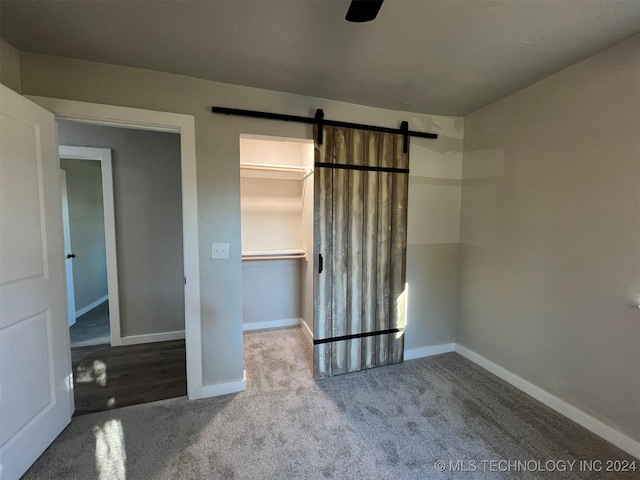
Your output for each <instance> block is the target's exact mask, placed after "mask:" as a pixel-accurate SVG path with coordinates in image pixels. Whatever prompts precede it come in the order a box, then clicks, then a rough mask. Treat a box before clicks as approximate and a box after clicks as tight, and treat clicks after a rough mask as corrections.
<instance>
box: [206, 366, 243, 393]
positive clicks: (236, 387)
mask: <svg viewBox="0 0 640 480" xmlns="http://www.w3.org/2000/svg"><path fill="white" fill-rule="evenodd" d="M246 389H247V371H246V370H243V372H242V380H238V381H235V382H228V383H219V384H216V385H203V386H202V390H201V391H200V397H199V398H206V397H217V396H219V395H227V394H229V393H236V392H243V391H245V390H246Z"/></svg>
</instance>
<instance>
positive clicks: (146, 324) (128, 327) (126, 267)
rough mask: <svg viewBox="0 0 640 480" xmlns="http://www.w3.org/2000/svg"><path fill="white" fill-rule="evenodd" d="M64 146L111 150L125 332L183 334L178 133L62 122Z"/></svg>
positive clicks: (122, 324) (126, 334)
mask: <svg viewBox="0 0 640 480" xmlns="http://www.w3.org/2000/svg"><path fill="white" fill-rule="evenodd" d="M58 141H59V142H60V144H61V145H74V146H85V147H99V148H110V149H111V155H112V165H113V167H112V168H113V191H114V208H115V220H116V250H117V257H118V260H117V262H118V294H119V297H120V331H121V335H122V336H123V337H125V336H130V335H147V334H154V333H164V332H174V331H181V330H184V269H183V256H182V190H181V181H180V138H179V136H178V135H176V134H175V133H163V132H150V131H143V130H132V129H127V128H114V127H103V126H98V125H87V124H82V123H77V122H65V121H61V122H58ZM93 163H95V164H97V165H98V166H99V162H93ZM98 194H99V195H102V192H101V191H100V190H98ZM72 235H73V232H72ZM103 237H104V235H103ZM72 241H73V237H72ZM103 241H104V238H103ZM74 273H75V272H74Z"/></svg>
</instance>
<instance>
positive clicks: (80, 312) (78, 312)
mask: <svg viewBox="0 0 640 480" xmlns="http://www.w3.org/2000/svg"><path fill="white" fill-rule="evenodd" d="M107 300H109V295H105V296H104V297H102V298H99V299H98V300H96V301H95V302H93V303H90V304H89V305H87V306H86V307H82V308H81V309H80V310H76V318H78V317H81V316H82V315H84V314H85V313H87V312H90V311H91V310H93V309H94V308H96V307H97V306H98V305H100V304H101V303H104V302H106V301H107Z"/></svg>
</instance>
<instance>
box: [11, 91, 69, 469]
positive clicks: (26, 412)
mask: <svg viewBox="0 0 640 480" xmlns="http://www.w3.org/2000/svg"><path fill="white" fill-rule="evenodd" d="M59 164H60V162H59V159H58V145H57V140H56V131H55V122H54V118H53V114H51V113H50V112H48V111H47V110H44V109H43V108H41V107H39V106H37V105H36V104H34V103H32V102H30V101H28V100H27V99H25V98H24V97H21V96H20V95H18V94H17V93H15V92H13V91H11V90H9V89H8V88H6V87H4V86H2V85H0V425H1V428H0V476H2V478H3V479H14V478H19V477H20V476H21V475H22V474H23V473H24V472H25V471H26V470H27V468H29V466H30V465H31V464H32V463H33V462H34V461H35V460H36V459H37V458H38V456H40V454H41V453H42V452H43V451H44V450H45V449H46V448H47V446H48V445H49V444H50V443H51V442H52V441H53V440H54V439H55V438H56V436H58V434H59V433H60V432H61V431H62V429H63V428H64V427H65V426H66V425H67V424H68V423H69V422H70V421H71V414H72V412H73V381H72V376H71V358H70V349H69V328H68V326H67V305H66V294H65V279H64V260H63V258H64V249H63V235H62V215H61V202H60V190H59V188H58V181H59V168H60V165H59Z"/></svg>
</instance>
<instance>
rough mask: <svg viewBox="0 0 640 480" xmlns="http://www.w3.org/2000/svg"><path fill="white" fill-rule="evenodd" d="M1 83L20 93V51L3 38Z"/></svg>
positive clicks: (0, 56)
mask: <svg viewBox="0 0 640 480" xmlns="http://www.w3.org/2000/svg"><path fill="white" fill-rule="evenodd" d="M0 83H2V84H3V85H4V86H6V87H9V88H10V89H11V90H14V91H16V92H18V93H20V52H19V51H18V50H17V49H15V48H14V47H13V46H12V45H11V44H9V43H7V42H5V41H4V40H3V39H1V38H0Z"/></svg>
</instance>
